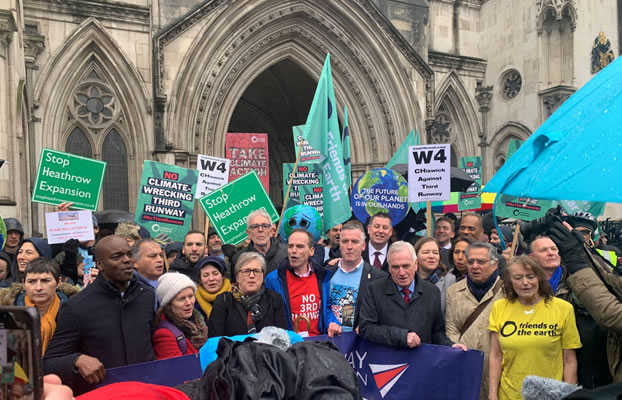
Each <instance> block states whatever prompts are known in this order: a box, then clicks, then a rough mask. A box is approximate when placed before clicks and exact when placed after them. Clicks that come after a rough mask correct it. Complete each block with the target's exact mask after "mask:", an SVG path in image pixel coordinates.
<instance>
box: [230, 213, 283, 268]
mask: <svg viewBox="0 0 622 400" xmlns="http://www.w3.org/2000/svg"><path fill="white" fill-rule="evenodd" d="M275 232H276V227H275V226H274V225H273V224H272V221H271V220H270V215H268V213H267V212H266V211H265V210H263V209H260V210H255V211H253V212H251V213H250V214H248V217H246V234H247V235H248V238H249V239H250V244H249V245H248V246H247V247H244V248H242V249H240V250H238V251H237V252H236V253H235V254H234V255H233V257H232V260H231V268H233V269H234V270H235V266H236V264H237V262H238V259H239V258H240V256H241V255H242V254H244V253H246V252H249V251H252V252H255V253H259V254H261V255H262V256H263V257H264V259H265V260H266V274H269V273H270V272H272V271H274V270H275V269H276V267H277V266H278V265H279V263H280V262H281V261H283V259H284V258H287V245H286V244H285V243H281V242H280V241H279V240H278V238H276V237H275V235H274V234H275ZM231 275H232V277H235V274H231Z"/></svg>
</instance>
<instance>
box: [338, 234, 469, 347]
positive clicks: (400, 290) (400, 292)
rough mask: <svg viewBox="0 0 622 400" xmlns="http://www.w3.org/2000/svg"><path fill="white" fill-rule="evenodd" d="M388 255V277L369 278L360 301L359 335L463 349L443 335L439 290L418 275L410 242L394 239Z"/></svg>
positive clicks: (381, 340)
mask: <svg viewBox="0 0 622 400" xmlns="http://www.w3.org/2000/svg"><path fill="white" fill-rule="evenodd" d="M342 240H343V239H342ZM387 258H388V259H389V273H390V274H391V275H390V277H387V278H386V279H378V280H376V281H374V282H371V283H370V285H369V290H368V293H367V296H365V298H364V299H363V304H362V305H361V313H360V321H361V323H360V335H361V337H362V338H363V339H366V340H369V341H372V342H375V343H380V344H386V345H389V346H393V347H409V348H413V347H418V346H420V345H421V343H429V344H438V345H445V346H452V347H458V348H461V349H463V350H465V351H466V346H464V345H463V344H453V343H452V341H451V340H449V339H448V338H447V336H446V335H445V321H444V318H443V312H442V311H441V292H440V291H439V290H438V288H437V287H436V286H434V284H432V283H430V282H428V281H426V280H423V279H421V278H419V277H418V276H417V274H416V272H417V262H416V260H417V256H416V254H415V249H414V248H413V247H412V245H411V244H410V243H406V242H402V241H399V242H395V243H393V245H391V249H390V250H389V252H388V254H387Z"/></svg>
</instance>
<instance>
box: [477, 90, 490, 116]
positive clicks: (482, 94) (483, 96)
mask: <svg viewBox="0 0 622 400" xmlns="http://www.w3.org/2000/svg"><path fill="white" fill-rule="evenodd" d="M475 100H477V104H479V112H488V111H490V104H491V102H492V86H482V85H481V84H480V85H478V86H477V87H476V88H475Z"/></svg>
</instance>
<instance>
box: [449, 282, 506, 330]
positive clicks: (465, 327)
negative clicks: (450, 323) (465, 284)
mask: <svg viewBox="0 0 622 400" xmlns="http://www.w3.org/2000/svg"><path fill="white" fill-rule="evenodd" d="M502 286H503V281H502V280H501V279H499V280H498V281H497V283H496V284H495V286H494V287H493V289H492V296H490V297H489V298H487V299H486V301H484V302H483V303H479V304H478V306H477V308H476V309H475V310H473V312H472V313H471V315H469V318H467V320H466V321H464V324H462V328H460V337H462V335H464V333H465V332H466V331H467V330H468V329H469V328H470V327H471V325H473V322H475V320H476V319H477V317H479V315H480V314H481V313H482V311H484V308H486V306H487V305H488V304H489V303H490V302H491V301H492V299H494V297H495V296H496V295H497V293H499V291H500V290H501V287H502ZM467 290H468V289H467Z"/></svg>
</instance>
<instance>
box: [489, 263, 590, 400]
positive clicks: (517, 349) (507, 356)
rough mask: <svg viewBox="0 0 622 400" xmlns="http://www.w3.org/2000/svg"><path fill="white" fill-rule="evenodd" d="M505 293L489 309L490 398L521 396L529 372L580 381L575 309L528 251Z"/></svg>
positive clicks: (514, 266)
mask: <svg viewBox="0 0 622 400" xmlns="http://www.w3.org/2000/svg"><path fill="white" fill-rule="evenodd" d="M503 286H504V289H505V293H506V296H507V297H506V298H505V299H500V300H497V301H496V302H495V303H494V304H493V305H492V310H491V311H490V324H489V326H488V330H490V358H489V364H488V366H489V376H488V381H489V385H490V388H489V395H488V398H489V399H490V400H506V399H509V400H514V399H516V400H521V399H522V396H521V389H522V384H523V379H525V377H526V376H527V375H536V376H541V377H545V378H552V379H557V380H559V381H561V380H563V381H564V382H567V383H577V358H576V354H575V349H578V348H580V347H581V341H580V340H579V332H578V331H577V326H576V323H575V317H574V309H573V307H572V305H571V304H570V303H568V302H566V301H564V300H561V299H558V298H556V297H554V296H553V289H551V285H549V283H548V281H547V280H546V276H545V275H544V271H543V270H542V268H541V267H540V265H538V264H537V263H536V262H535V261H534V260H532V259H531V258H530V257H527V256H520V257H515V258H514V259H512V260H511V261H510V264H509V265H508V267H507V268H506V270H505V272H504V274H503Z"/></svg>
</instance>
